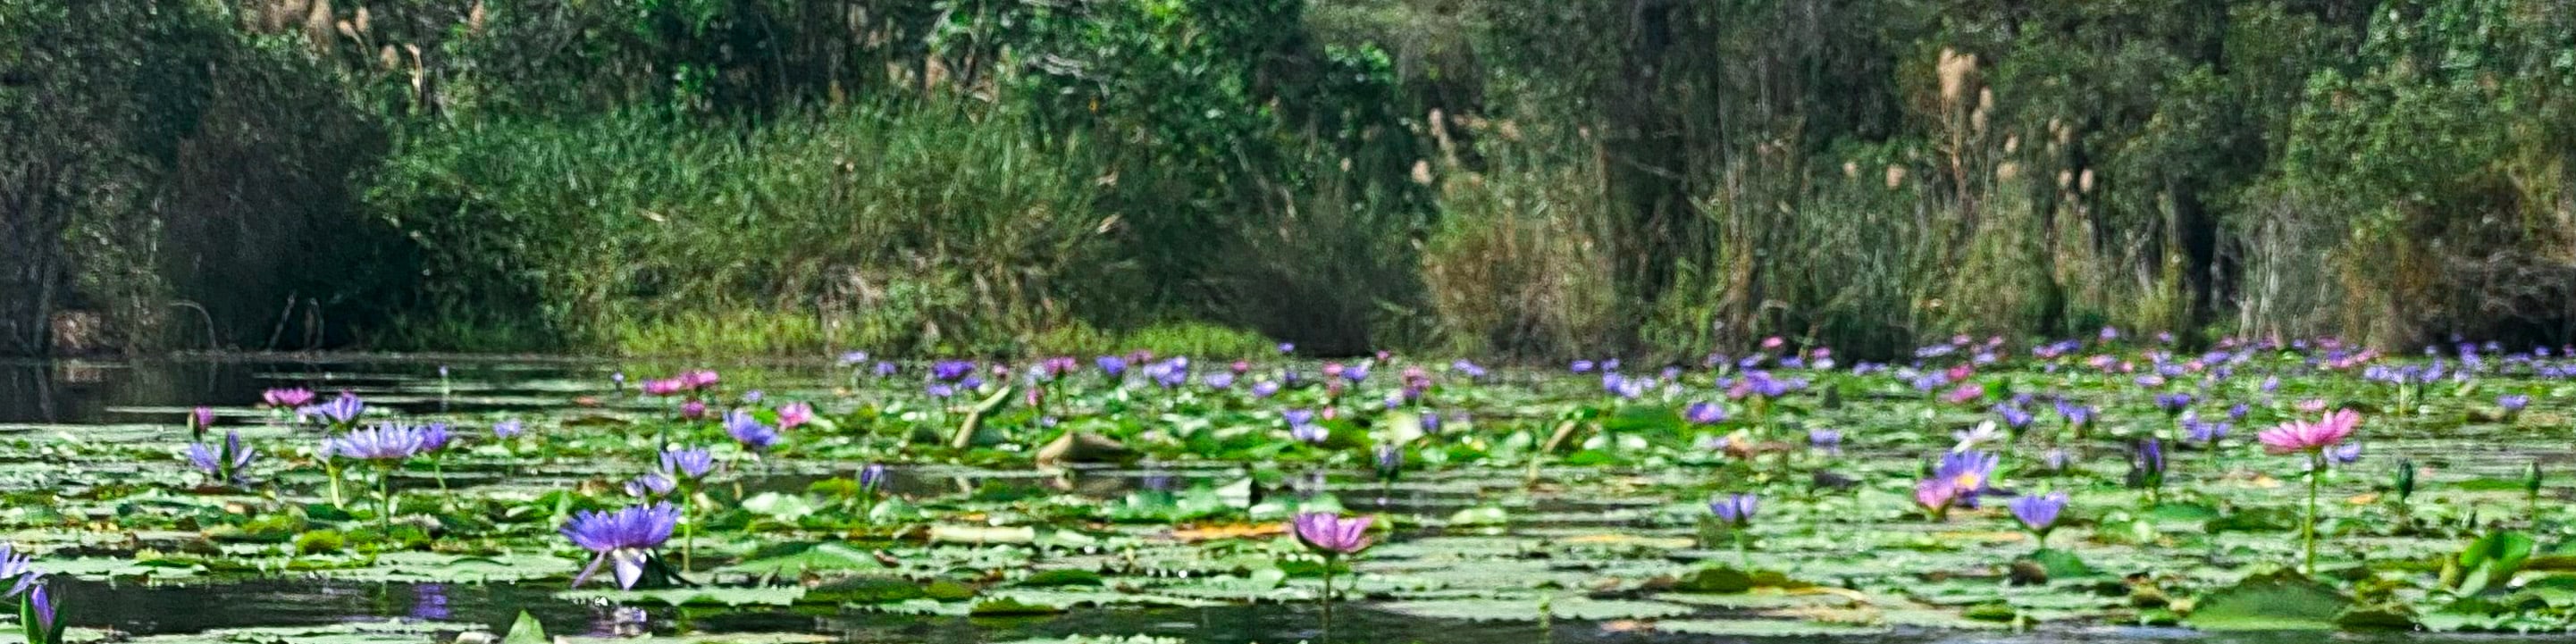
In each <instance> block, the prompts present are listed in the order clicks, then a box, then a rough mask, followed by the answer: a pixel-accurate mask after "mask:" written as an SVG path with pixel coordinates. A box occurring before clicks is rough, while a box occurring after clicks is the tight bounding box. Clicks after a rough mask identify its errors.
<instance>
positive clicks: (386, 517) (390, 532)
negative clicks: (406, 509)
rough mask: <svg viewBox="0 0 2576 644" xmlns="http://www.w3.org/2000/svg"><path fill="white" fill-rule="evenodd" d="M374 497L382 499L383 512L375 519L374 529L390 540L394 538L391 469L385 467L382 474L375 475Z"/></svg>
mask: <svg viewBox="0 0 2576 644" xmlns="http://www.w3.org/2000/svg"><path fill="white" fill-rule="evenodd" d="M376 496H378V497H381V498H383V499H384V512H383V513H381V514H379V515H378V516H377V517H376V527H377V528H378V529H379V530H382V531H383V532H384V533H385V538H386V539H388V540H390V539H392V538H393V537H394V468H393V467H391V466H387V467H386V468H385V470H384V471H383V472H380V473H377V474H376Z"/></svg>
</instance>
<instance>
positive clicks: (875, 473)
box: [858, 463, 887, 494]
mask: <svg viewBox="0 0 2576 644" xmlns="http://www.w3.org/2000/svg"><path fill="white" fill-rule="evenodd" d="M886 472H887V470H886V466H885V464H884V463H869V464H867V466H865V467H861V468H859V477H858V484H859V491H861V492H866V493H869V494H875V493H877V491H878V490H883V489H885V485H886V477H887V474H886Z"/></svg>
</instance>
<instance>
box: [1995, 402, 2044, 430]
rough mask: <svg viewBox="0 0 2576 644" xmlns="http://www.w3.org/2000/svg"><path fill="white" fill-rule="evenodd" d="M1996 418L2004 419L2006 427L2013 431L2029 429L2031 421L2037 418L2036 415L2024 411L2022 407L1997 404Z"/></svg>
mask: <svg viewBox="0 0 2576 644" xmlns="http://www.w3.org/2000/svg"><path fill="white" fill-rule="evenodd" d="M1995 416H1997V417H2000V418H2002V419H2003V421H2004V426H2005V427H2010V428H2012V429H2013V431H2021V430H2023V429H2026V428H2029V427H2030V421H2031V420H2032V419H2034V418H2036V417H2037V416H2036V415H2035V414H2032V413H2030V412H2028V411H2024V410H2022V408H2020V407H2015V406H2012V405H2011V404H2009V403H1998V404H1996V405H1995Z"/></svg>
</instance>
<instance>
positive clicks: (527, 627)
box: [501, 610, 554, 644]
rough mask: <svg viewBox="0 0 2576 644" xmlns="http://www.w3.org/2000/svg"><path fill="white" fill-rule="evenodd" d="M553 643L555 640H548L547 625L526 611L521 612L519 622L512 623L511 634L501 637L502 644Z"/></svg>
mask: <svg viewBox="0 0 2576 644" xmlns="http://www.w3.org/2000/svg"><path fill="white" fill-rule="evenodd" d="M553 642H554V640H551V639H547V638H546V625H545V624H542V623H539V622H537V616H535V615H530V614H528V611H524V610H522V611H519V620H518V621H516V622H511V623H510V634H508V635H504V636H502V637H501V644H553Z"/></svg>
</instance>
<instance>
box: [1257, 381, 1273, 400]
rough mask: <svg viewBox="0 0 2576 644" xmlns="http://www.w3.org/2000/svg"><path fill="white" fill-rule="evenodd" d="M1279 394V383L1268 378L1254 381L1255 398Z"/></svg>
mask: <svg viewBox="0 0 2576 644" xmlns="http://www.w3.org/2000/svg"><path fill="white" fill-rule="evenodd" d="M1278 394H1279V383H1276V382H1271V381H1268V380H1263V381H1261V382H1256V383H1252V396H1253V397H1254V398H1269V397H1271V396H1275V395H1278Z"/></svg>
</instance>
